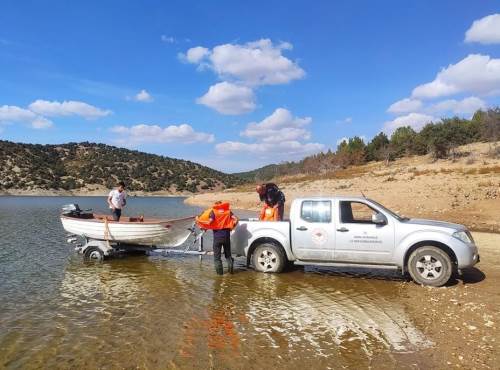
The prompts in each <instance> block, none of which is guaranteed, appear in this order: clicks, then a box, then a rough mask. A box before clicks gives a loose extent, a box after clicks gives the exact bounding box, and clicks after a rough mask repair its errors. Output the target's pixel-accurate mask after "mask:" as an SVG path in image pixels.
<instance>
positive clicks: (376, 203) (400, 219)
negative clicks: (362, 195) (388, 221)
mask: <svg viewBox="0 0 500 370" xmlns="http://www.w3.org/2000/svg"><path fill="white" fill-rule="evenodd" d="M369 200H370V202H372V203H373V204H374V205H376V206H377V207H378V208H380V209H382V210H383V211H384V212H387V213H389V214H390V215H391V216H392V217H394V218H395V219H397V220H398V221H408V220H409V218H408V217H402V216H400V215H398V214H397V213H396V212H393V211H391V210H390V209H388V208H386V207H384V206H383V205H382V204H380V203H378V202H375V201H374V200H372V199H369Z"/></svg>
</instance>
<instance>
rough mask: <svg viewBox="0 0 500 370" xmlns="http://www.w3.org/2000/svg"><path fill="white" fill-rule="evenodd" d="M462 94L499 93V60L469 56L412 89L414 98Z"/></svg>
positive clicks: (476, 55)
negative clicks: (431, 79)
mask: <svg viewBox="0 0 500 370" xmlns="http://www.w3.org/2000/svg"><path fill="white" fill-rule="evenodd" d="M464 92H473V93H477V94H482V95H493V94H498V93H500V59H492V58H490V57H489V56H488V55H480V54H471V55H469V56H467V57H466V58H464V59H462V60H461V61H460V62H458V63H457V64H450V65H449V66H448V67H447V68H444V69H442V70H441V71H440V72H439V73H438V74H437V76H436V78H435V79H434V81H432V82H429V83H426V84H423V85H420V86H417V87H416V88H415V89H413V92H412V97H414V98H421V99H426V98H437V97H441V96H448V95H453V94H458V93H464Z"/></svg>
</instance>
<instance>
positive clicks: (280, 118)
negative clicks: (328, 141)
mask: <svg viewBox="0 0 500 370" xmlns="http://www.w3.org/2000/svg"><path fill="white" fill-rule="evenodd" d="M311 122H312V119H311V117H305V118H299V117H294V116H293V115H292V113H291V112H290V111H289V110H287V109H284V108H278V109H276V110H275V111H274V112H273V113H272V114H271V115H270V116H268V117H266V118H264V119H263V120H262V121H260V122H251V123H249V124H248V126H247V128H246V130H245V131H243V132H242V133H241V136H245V137H248V138H254V139H259V140H262V141H264V142H276V141H291V140H309V139H310V138H311V134H310V132H309V131H308V130H306V129H304V128H303V127H304V126H307V125H308V124H310V123H311Z"/></svg>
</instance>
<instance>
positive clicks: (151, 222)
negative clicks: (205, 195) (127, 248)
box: [60, 213, 195, 225]
mask: <svg viewBox="0 0 500 370" xmlns="http://www.w3.org/2000/svg"><path fill="white" fill-rule="evenodd" d="M96 216H99V217H106V218H107V217H111V216H107V215H103V214H99V213H92V218H80V217H72V216H68V215H63V214H61V215H60V217H61V220H62V219H67V220H73V221H81V222H93V223H97V224H103V223H104V219H98V218H96ZM194 218H195V216H189V217H182V218H174V219H170V220H167V219H161V218H146V220H147V221H146V220H145V221H114V220H109V219H108V223H109V224H114V225H161V224H169V223H174V222H177V221H186V220H189V219H193V220H194Z"/></svg>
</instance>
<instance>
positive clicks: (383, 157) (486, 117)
mask: <svg viewBox="0 0 500 370" xmlns="http://www.w3.org/2000/svg"><path fill="white" fill-rule="evenodd" d="M499 139H500V108H498V107H497V108H491V109H488V110H485V111H482V110H478V111H477V112H476V113H475V114H474V115H473V117H472V118H471V119H463V118H458V117H453V118H443V119H441V120H439V121H437V122H429V123H428V124H426V125H425V126H424V127H423V128H422V129H421V130H420V131H418V132H416V131H415V130H414V129H413V128H411V127H410V126H406V127H398V128H397V129H396V130H394V132H393V133H392V135H391V136H390V137H388V136H387V135H386V134H385V133H383V132H381V133H379V134H378V135H376V136H375V137H373V139H372V140H371V141H369V142H367V143H365V140H364V139H362V138H361V137H358V136H355V137H352V138H349V139H347V140H346V141H343V142H341V143H339V144H338V146H337V150H336V151H332V150H329V151H327V152H324V153H318V154H314V155H311V156H308V157H305V158H303V159H302V160H300V161H296V162H284V163H280V164H271V165H267V166H265V167H262V168H258V169H255V170H253V171H248V172H240V173H235V174H234V175H235V176H238V177H240V178H241V179H242V180H244V181H246V182H260V181H261V182H264V181H269V180H272V179H277V178H280V177H284V176H295V175H314V176H318V177H319V176H322V175H323V174H325V173H331V172H335V171H338V170H341V169H345V168H347V167H349V166H353V165H362V164H364V163H367V162H371V161H386V162H389V161H392V160H395V159H397V158H401V157H405V156H412V155H424V154H431V155H432V157H433V158H435V159H438V158H452V159H453V158H454V156H455V155H456V153H455V148H457V147H458V146H460V145H464V144H470V143H474V142H480V141H482V142H497V141H498V140H499ZM495 148H496V147H495ZM491 155H493V156H498V155H500V149H494V150H493V149H492V153H491Z"/></svg>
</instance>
